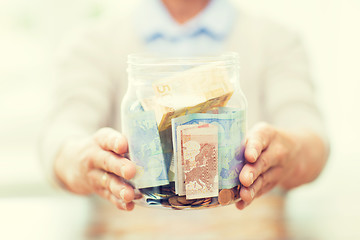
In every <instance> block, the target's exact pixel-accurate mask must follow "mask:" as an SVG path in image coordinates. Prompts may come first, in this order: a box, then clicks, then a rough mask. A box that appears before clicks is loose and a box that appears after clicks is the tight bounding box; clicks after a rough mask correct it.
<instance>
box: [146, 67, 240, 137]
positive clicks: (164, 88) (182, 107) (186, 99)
mask: <svg viewBox="0 0 360 240" xmlns="http://www.w3.org/2000/svg"><path fill="white" fill-rule="evenodd" d="M194 82H196V84H194ZM153 89H154V92H155V97H154V99H152V100H150V101H152V102H153V103H154V104H151V105H150V108H151V109H152V110H154V111H155V114H156V119H157V122H158V126H159V131H163V130H165V129H167V128H169V127H170V126H171V119H172V118H176V117H179V116H183V115H185V114H190V113H200V112H203V113H204V112H207V111H208V110H209V109H211V108H214V107H221V106H225V105H226V103H227V102H228V101H229V99H230V98H231V96H232V94H233V92H234V89H233V86H232V84H231V83H230V80H229V76H228V72H227V70H226V68H224V67H223V66H221V65H219V64H208V65H204V66H200V67H195V68H192V69H190V70H187V71H183V72H180V73H177V74H174V75H173V76H170V77H167V78H163V79H159V80H157V81H155V82H154V83H153ZM148 106H149V104H145V105H144V109H145V110H148V109H147V107H148Z"/></svg>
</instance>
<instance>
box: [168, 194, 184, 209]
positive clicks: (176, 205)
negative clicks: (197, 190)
mask: <svg viewBox="0 0 360 240" xmlns="http://www.w3.org/2000/svg"><path fill="white" fill-rule="evenodd" d="M177 198H178V197H177V196H175V197H171V198H169V203H170V205H171V206H172V207H174V208H177V209H183V208H187V206H185V205H184V204H182V203H180V202H179V201H178V200H177Z"/></svg>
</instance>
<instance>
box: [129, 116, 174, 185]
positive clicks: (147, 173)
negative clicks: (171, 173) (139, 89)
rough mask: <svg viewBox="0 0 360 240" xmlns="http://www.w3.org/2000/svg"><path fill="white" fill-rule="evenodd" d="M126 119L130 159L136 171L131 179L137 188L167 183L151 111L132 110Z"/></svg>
mask: <svg viewBox="0 0 360 240" xmlns="http://www.w3.org/2000/svg"><path fill="white" fill-rule="evenodd" d="M127 119H128V120H127V121H126V128H124V129H126V130H125V132H126V134H125V135H126V136H127V138H128V142H129V154H130V159H131V160H132V161H133V162H135V164H136V166H137V172H136V176H135V178H134V179H133V180H132V182H133V183H134V185H135V186H136V187H137V188H148V187H156V186H161V185H166V184H168V183H169V180H168V175H167V167H166V163H165V160H164V155H163V150H162V146H161V142H160V136H159V132H158V127H157V123H156V118H155V113H154V112H153V111H145V112H143V111H134V112H133V113H130V116H128V117H127Z"/></svg>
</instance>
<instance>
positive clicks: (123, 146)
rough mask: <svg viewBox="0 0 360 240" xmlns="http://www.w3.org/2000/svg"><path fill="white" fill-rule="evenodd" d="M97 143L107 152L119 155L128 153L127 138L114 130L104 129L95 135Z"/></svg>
mask: <svg viewBox="0 0 360 240" xmlns="http://www.w3.org/2000/svg"><path fill="white" fill-rule="evenodd" d="M95 141H96V142H97V143H98V144H99V146H100V147H101V148H102V149H104V150H107V151H113V152H114V153H117V154H125V153H127V151H128V143H127V140H126V138H125V137H124V136H123V135H122V134H121V133H119V132H118V131H115V130H114V129H112V128H102V129H100V130H99V131H98V132H97V133H96V134H95Z"/></svg>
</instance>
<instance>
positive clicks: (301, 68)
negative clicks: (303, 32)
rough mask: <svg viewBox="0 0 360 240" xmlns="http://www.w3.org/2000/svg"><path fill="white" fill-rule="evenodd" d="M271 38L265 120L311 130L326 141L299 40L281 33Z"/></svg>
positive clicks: (291, 35) (277, 124) (291, 127)
mask: <svg viewBox="0 0 360 240" xmlns="http://www.w3.org/2000/svg"><path fill="white" fill-rule="evenodd" d="M273 36H276V39H274V38H269V41H268V44H271V45H268V46H267V51H268V52H267V56H269V57H268V58H267V59H266V66H267V67H266V69H265V71H264V78H263V81H264V83H263V86H264V89H263V94H262V97H263V99H262V102H263V105H264V109H265V111H264V114H265V116H264V118H265V119H267V121H269V122H270V123H272V124H274V125H275V126H277V127H281V128H285V129H309V130H312V131H313V132H315V133H317V134H318V135H319V136H320V137H322V139H323V140H324V142H327V137H326V133H325V132H326V131H325V127H324V123H323V119H322V114H321V111H320V109H319V107H318V105H317V103H316V99H315V93H316V92H315V90H316V89H315V87H314V83H313V81H312V79H311V77H310V70H309V65H308V59H307V56H306V53H305V49H304V46H303V44H302V42H301V41H300V39H299V37H298V36H296V35H295V34H292V33H290V32H288V31H284V30H281V31H279V34H274V35H273Z"/></svg>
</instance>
